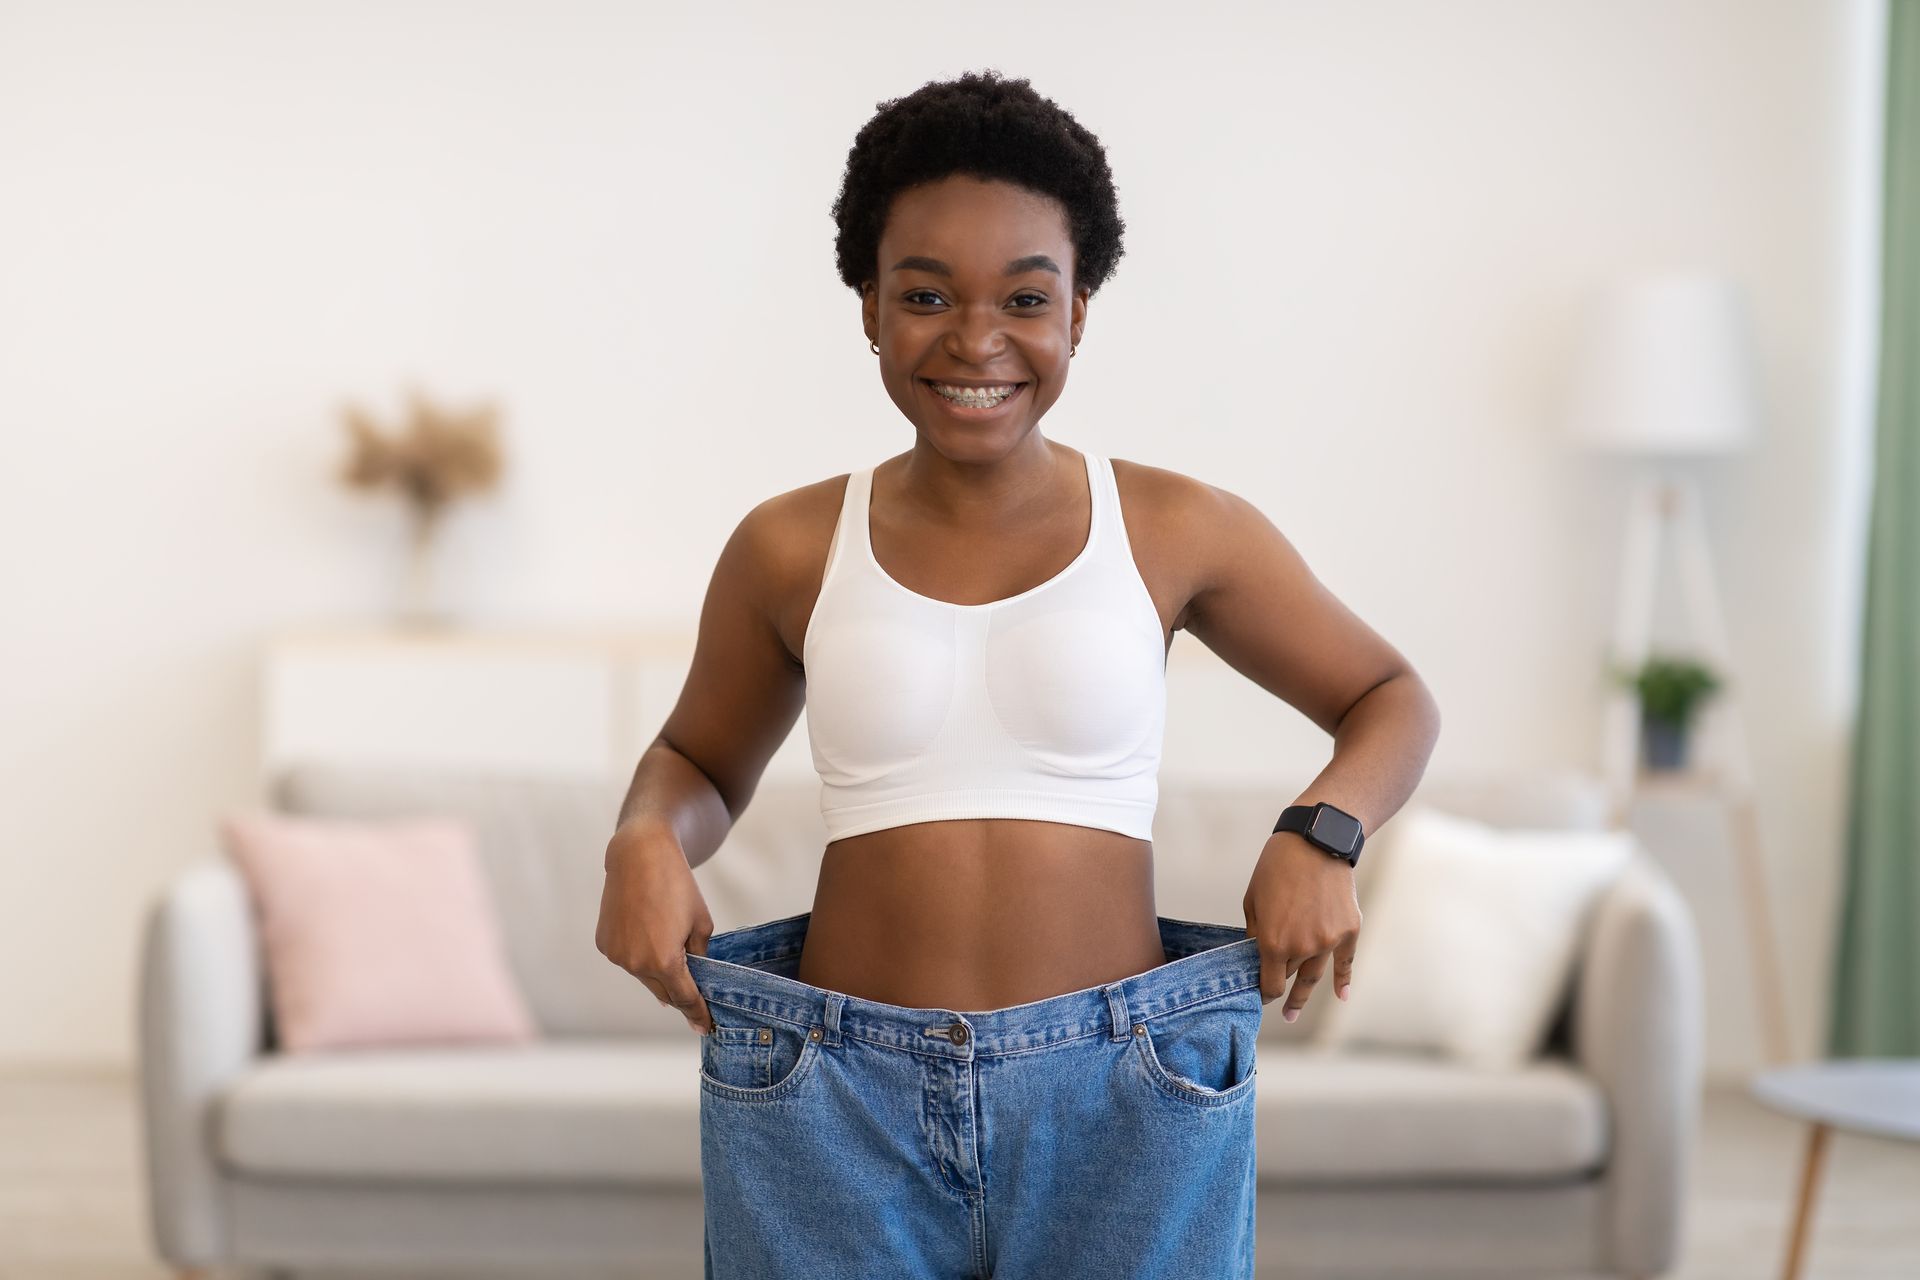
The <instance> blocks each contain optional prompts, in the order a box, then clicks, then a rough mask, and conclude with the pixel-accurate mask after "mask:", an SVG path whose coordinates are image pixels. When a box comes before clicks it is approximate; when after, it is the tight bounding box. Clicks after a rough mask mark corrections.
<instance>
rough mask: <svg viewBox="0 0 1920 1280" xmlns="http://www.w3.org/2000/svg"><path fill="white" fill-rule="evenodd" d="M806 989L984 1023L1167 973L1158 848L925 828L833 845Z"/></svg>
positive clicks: (1006, 823)
mask: <svg viewBox="0 0 1920 1280" xmlns="http://www.w3.org/2000/svg"><path fill="white" fill-rule="evenodd" d="M812 911H813V914H812V917H811V919H810V920H809V921H808V927H807V936H806V940H805V942H804V944H803V946H802V949H801V955H800V968H799V972H798V974H797V975H796V976H797V977H798V978H799V979H800V981H802V982H807V983H811V984H812V985H814V986H817V987H823V988H825V989H827V990H830V991H840V992H844V993H845V994H847V995H851V996H857V997H859V998H861V999H864V1000H877V1001H881V1002H884V1003H887V1004H897V1005H907V1006H910V1007H913V1008H939V1009H950V1010H953V1011H954V1012H957V1013H970V1012H986V1011H988V1010H992V1009H1003V1008H1006V1007H1007V1006H1009V1005H1016V1004H1027V1003H1029V1002H1031V1001H1034V1000H1044V999H1046V998H1048V997H1049V996H1057V995H1062V994H1065V993H1066V992H1069V991H1079V990H1082V989H1083V988H1086V987H1093V986H1098V985H1100V984H1101V983H1105V982H1114V981H1118V980H1119V979H1121V978H1127V977H1131V976H1133V975H1134V974H1136V973H1144V972H1146V971H1147V970H1148V969H1151V968H1154V967H1155V966H1157V965H1161V964H1164V963H1166V960H1167V955H1166V951H1165V949H1164V948H1163V947H1162V946H1161V943H1160V929H1159V925H1158V923H1157V921H1156V916H1155V908H1154V897H1153V845H1152V843H1151V842H1150V841H1147V840H1140V839H1136V838H1134V837H1132V836H1127V835H1123V834H1121V833H1120V832H1117V831H1107V830H1103V829H1100V828H1094V827H1082V826H1074V825H1070V824H1066V823H1058V822H1039V821H1033V820H1029V819H1010V818H967V819H956V820H953V821H947V822H917V823H913V824H911V825H908V826H902V827H890V828H887V829H886V830H883V831H871V832H868V833H866V834H864V835H857V836H847V837H845V838H843V839H840V840H836V841H834V842H833V843H831V844H829V845H828V846H827V849H826V853H825V855H824V856H823V858H822V861H821V864H820V880H819V884H818V886H817V888H816V890H815V893H814V902H813V908H812Z"/></svg>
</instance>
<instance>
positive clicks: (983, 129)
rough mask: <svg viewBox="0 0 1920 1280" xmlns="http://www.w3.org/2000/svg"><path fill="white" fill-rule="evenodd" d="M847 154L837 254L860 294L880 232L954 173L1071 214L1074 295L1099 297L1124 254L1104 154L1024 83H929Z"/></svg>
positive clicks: (883, 112) (885, 106)
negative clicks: (921, 190)
mask: <svg viewBox="0 0 1920 1280" xmlns="http://www.w3.org/2000/svg"><path fill="white" fill-rule="evenodd" d="M878 106H879V110H878V111H877V112H876V113H875V114H874V116H873V118H872V119H870V120H868V121H867V123H866V124H865V125H863V126H861V129H860V132H859V133H858V134H856V135H855V136H854V140H853V147H852V149H851V150H849V151H848V152H847V168H846V173H845V175H844V177H843V178H842V180H841V185H840V195H839V198H838V199H836V200H835V201H834V203H833V211H832V212H833V220H834V223H835V224H836V225H837V226H838V227H839V232H838V234H837V235H836V236H835V237H834V253H835V256H836V258H837V265H838V268H839V272H840V279H841V281H842V283H844V284H845V285H846V286H847V287H848V288H850V289H853V290H854V291H856V292H858V291H860V289H861V287H862V286H863V285H864V284H865V283H866V282H867V281H869V280H872V279H874V278H875V273H876V272H877V270H878V269H879V265H880V233H881V231H882V230H883V229H884V228H885V226H886V221H887V214H888V212H889V211H890V210H891V209H892V207H893V199H894V197H895V196H896V195H898V194H899V193H900V192H901V191H903V190H905V189H906V188H908V187H913V186H918V185H920V184H921V183H926V182H938V181H940V180H941V179H943V178H946V177H950V176H952V175H954V174H966V175H969V176H971V177H976V178H982V179H1003V180H1005V181H1008V182H1011V183H1014V184H1016V185H1018V186H1021V187H1025V188H1027V189H1028V190H1031V191H1033V192H1035V193H1037V194H1039V195H1043V196H1050V197H1052V198H1053V199H1055V200H1058V201H1059V202H1060V203H1061V205H1063V206H1064V207H1065V210H1066V215H1067V233H1068V236H1069V238H1070V239H1071V240H1072V241H1073V259H1074V260H1073V266H1072V268H1071V271H1072V274H1073V282H1074V287H1075V288H1076V289H1078V288H1086V289H1087V290H1088V291H1089V293H1090V294H1091V293H1096V292H1098V291H1099V289H1100V286H1101V285H1103V284H1105V283H1106V282H1107V278H1108V277H1109V276H1111V275H1112V274H1113V268H1114V266H1115V264H1117V263H1118V262H1119V261H1120V255H1121V254H1122V252H1124V251H1123V250H1122V248H1121V244H1120V238H1121V233H1122V232H1123V231H1125V229H1126V223H1124V222H1123V221H1121V219H1120V208H1119V200H1118V198H1117V197H1116V196H1115V194H1114V189H1113V174H1112V171H1111V170H1109V169H1108V168H1107V153H1106V149H1105V148H1103V147H1102V146H1101V145H1100V140H1099V139H1098V138H1096V137H1094V136H1093V134H1091V133H1089V132H1088V131H1087V130H1086V128H1084V127H1083V126H1082V125H1081V124H1080V122H1079V121H1077V120H1075V119H1074V118H1073V116H1072V115H1071V114H1069V113H1068V112H1067V111H1066V109H1065V108H1063V107H1061V106H1059V105H1058V104H1056V103H1055V102H1054V101H1053V100H1052V99H1051V98H1043V97H1041V96H1040V94H1039V93H1037V92H1035V91H1034V88H1033V86H1032V85H1031V84H1029V83H1028V82H1027V81H1026V80H1025V79H1018V80H1010V79H1006V78H1003V77H1002V76H1000V75H999V73H997V72H995V71H993V70H991V69H989V70H986V71H983V72H980V73H975V72H971V71H969V72H965V73H963V74H962V75H960V76H959V77H958V78H957V79H954V80H944V81H932V82H929V83H927V84H925V85H922V86H921V87H920V88H918V89H916V90H914V91H913V92H912V93H910V94H908V95H906V96H905V97H904V98H891V99H888V100H887V101H885V102H881V103H879V104H878Z"/></svg>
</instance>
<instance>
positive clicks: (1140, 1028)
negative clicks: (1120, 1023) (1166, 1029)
mask: <svg viewBox="0 0 1920 1280" xmlns="http://www.w3.org/2000/svg"><path fill="white" fill-rule="evenodd" d="M1133 1034H1135V1035H1137V1036H1143V1035H1145V1034H1147V1024H1146V1023H1144V1022H1136V1023H1134V1024H1133Z"/></svg>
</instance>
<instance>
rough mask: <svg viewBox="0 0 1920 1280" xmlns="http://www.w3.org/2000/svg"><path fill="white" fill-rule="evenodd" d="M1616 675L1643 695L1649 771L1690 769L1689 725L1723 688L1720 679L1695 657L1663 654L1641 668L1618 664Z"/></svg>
mask: <svg viewBox="0 0 1920 1280" xmlns="http://www.w3.org/2000/svg"><path fill="white" fill-rule="evenodd" d="M1613 673H1614V677H1615V678H1616V679H1617V680H1619V681H1620V682H1621V683H1622V684H1624V685H1626V686H1627V687H1629V688H1631V689H1633V690H1634V691H1635V692H1636V693H1637V694H1638V695H1639V698H1640V734H1641V745H1642V749H1643V751H1644V752H1645V754H1646V761H1647V768H1649V769H1652V770H1667V769H1684V768H1686V764H1687V729H1688V726H1689V725H1690V724H1691V722H1692V720H1693V716H1694V713H1695V711H1696V710H1697V709H1698V707H1699V705H1700V703H1701V702H1702V701H1703V700H1704V699H1706V698H1708V697H1710V696H1711V695H1712V694H1713V693H1714V692H1715V691H1717V690H1718V689H1719V688H1720V687H1721V680H1720V677H1719V676H1718V675H1717V674H1716V673H1715V672H1714V671H1713V669H1712V668H1710V667H1708V666H1706V665H1705V664H1703V663H1701V662H1698V661H1695V660H1694V659H1692V658H1680V657H1663V656H1659V655H1655V656H1652V657H1649V658H1648V659H1647V660H1646V661H1645V662H1643V663H1642V664H1640V666H1639V667H1637V668H1635V667H1625V666H1621V665H1619V664H1615V665H1614V667H1613Z"/></svg>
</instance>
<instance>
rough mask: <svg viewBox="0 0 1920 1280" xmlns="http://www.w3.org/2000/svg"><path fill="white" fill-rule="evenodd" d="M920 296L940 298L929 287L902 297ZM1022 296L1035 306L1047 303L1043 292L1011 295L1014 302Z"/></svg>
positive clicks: (1026, 309)
mask: <svg viewBox="0 0 1920 1280" xmlns="http://www.w3.org/2000/svg"><path fill="white" fill-rule="evenodd" d="M922 297H925V298H932V299H934V300H935V301H936V302H937V301H939V300H940V295H939V294H937V293H935V292H934V291H933V290H931V289H915V290H914V291H913V292H912V293H909V294H907V295H905V298H904V301H907V302H912V301H913V300H914V299H915V298H922ZM1022 298H1032V299H1033V300H1034V302H1035V304H1036V305H1037V306H1045V305H1046V304H1047V298H1046V295H1045V294H1040V293H1016V294H1014V295H1013V300H1014V301H1015V302H1018V301H1019V300H1020V299H1022ZM1034 309H1035V308H1034V307H1018V308H1016V310H1019V311H1032V310H1034Z"/></svg>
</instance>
